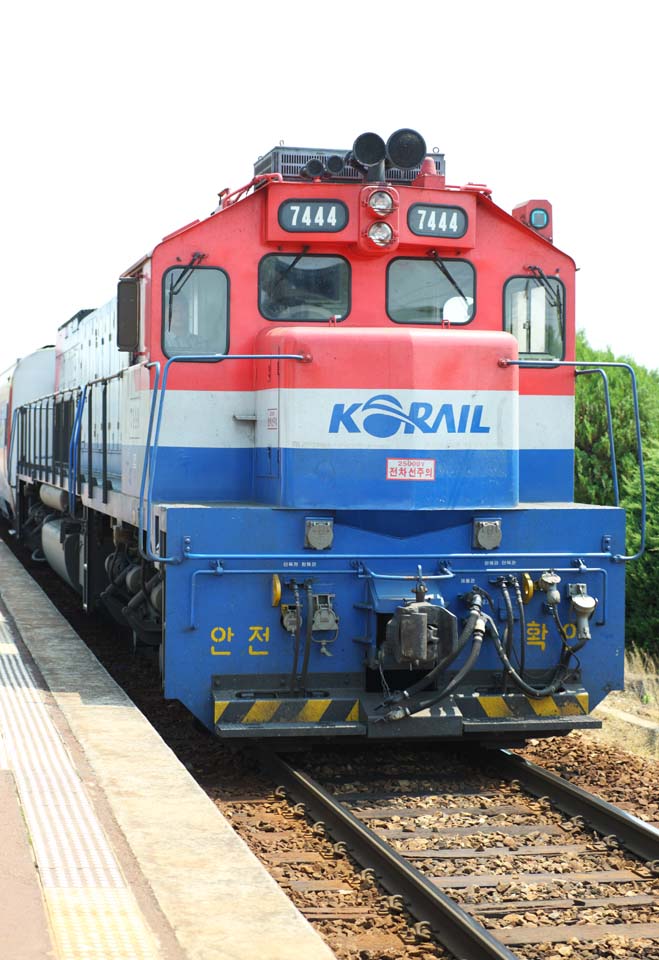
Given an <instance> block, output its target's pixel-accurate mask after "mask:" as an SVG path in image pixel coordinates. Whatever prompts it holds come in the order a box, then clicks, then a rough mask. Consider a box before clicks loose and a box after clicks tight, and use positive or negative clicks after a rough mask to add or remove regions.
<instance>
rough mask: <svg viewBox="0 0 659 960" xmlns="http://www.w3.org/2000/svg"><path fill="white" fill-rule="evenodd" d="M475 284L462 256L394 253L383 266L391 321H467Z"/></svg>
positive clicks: (450, 322) (471, 313)
mask: <svg viewBox="0 0 659 960" xmlns="http://www.w3.org/2000/svg"><path fill="white" fill-rule="evenodd" d="M475 287H476V272H475V270H474V268H473V267H472V265H471V264H470V263H467V261H466V260H448V259H445V258H444V257H439V256H438V255H437V254H434V255H433V256H432V257H424V258H423V259H422V260H421V259H417V258H411V257H398V258H397V259H396V260H392V261H391V263H390V264H389V267H388V269H387V313H388V314H389V317H390V318H391V319H392V320H393V321H394V323H437V324H447V325H448V324H463V323H469V321H470V320H471V319H472V318H473V316H474V312H475V308H474V297H475Z"/></svg>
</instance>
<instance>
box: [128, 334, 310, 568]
mask: <svg viewBox="0 0 659 960" xmlns="http://www.w3.org/2000/svg"><path fill="white" fill-rule="evenodd" d="M310 359H311V357H310V356H309V355H307V354H302V353H229V354H221V353H202V354H192V355H190V356H188V355H185V354H176V355H175V356H173V357H170V358H169V360H167V362H166V364H165V367H164V370H163V375H162V384H161V386H160V397H159V399H158V413H157V415H156V430H155V435H154V439H153V447H152V448H150V449H148V450H147V452H146V453H145V457H144V464H143V467H142V484H141V489H140V506H141V505H142V497H143V486H144V482H145V477H146V473H147V466H148V474H149V485H148V490H147V500H146V510H147V514H146V540H145V551H144V552H145V557H144V559H146V560H150V561H151V562H152V563H181V562H182V560H183V558H184V556H187V554H185V555H182V556H180V557H175V556H171V557H162V556H159V555H158V554H156V553H153V552H152V550H151V513H152V506H153V485H154V480H155V476H156V464H157V459H158V441H159V439H160V428H161V425H162V412H163V407H164V403H165V393H166V390H167V378H168V376H169V370H170V367H171V365H172V364H173V363H185V362H188V361H197V362H206V363H217V361H218V360H298V361H300V362H302V363H308V362H309V361H310ZM147 366H150V365H149V364H147ZM153 393H154V396H153V398H152V402H151V404H152V405H151V416H150V418H149V435H148V439H150V431H151V425H152V417H153V412H154V409H155V407H154V401H155V396H156V393H157V382H156V383H155V384H154V391H153ZM214 558H215V555H214V554H212V555H211V554H209V555H205V554H204V555H202V556H201V559H207V560H212V559H214Z"/></svg>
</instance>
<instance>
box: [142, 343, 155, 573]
mask: <svg viewBox="0 0 659 960" xmlns="http://www.w3.org/2000/svg"><path fill="white" fill-rule="evenodd" d="M145 367H146V369H147V370H150V369H151V367H154V368H155V371H156V376H155V380H154V382H153V393H152V394H151V408H150V410H149V425H148V427H147V431H146V442H145V446H144V461H143V463H142V477H141V480H140V503H139V508H138V521H137V522H138V527H139V528H138V539H137V549H138V551H139V554H140V557H141V558H142V559H143V560H149V559H150V556H149V551H150V547H151V545H150V543H148V542H147V550H146V551H145V550H143V549H142V542H143V540H144V534H145V533H146V531H145V530H144V488H145V487H146V476H147V473H149V475H150V470H151V431H152V429H153V414H154V411H155V408H156V400H157V398H158V384H159V382H160V361H159V360H153V361H151V362H150V363H147V364H145Z"/></svg>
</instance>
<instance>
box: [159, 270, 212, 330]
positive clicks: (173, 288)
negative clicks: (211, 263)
mask: <svg viewBox="0 0 659 960" xmlns="http://www.w3.org/2000/svg"><path fill="white" fill-rule="evenodd" d="M205 256H206V254H205V253H193V254H192V259H191V260H190V263H189V264H188V265H187V266H186V267H184V268H183V270H182V271H181V273H180V275H179V278H178V280H177V281H176V283H174V272H173V271H172V275H171V277H170V280H169V298H168V307H167V329H168V330H171V329H172V306H173V303H174V297H175V296H176V294H177V293H180V292H181V290H182V289H183V287H184V286H185V285H186V283H187V282H188V280H189V279H190V277H191V276H192V271H193V270H194V268H195V267H196V266H197V264H198V263H201V261H202V260H203V259H204V258H205Z"/></svg>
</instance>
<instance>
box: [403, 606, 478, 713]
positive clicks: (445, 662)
mask: <svg viewBox="0 0 659 960" xmlns="http://www.w3.org/2000/svg"><path fill="white" fill-rule="evenodd" d="M482 604H483V598H482V596H481V595H480V593H474V594H473V595H472V599H471V608H470V611H469V616H468V618H467V622H466V623H465V625H464V627H463V629H462V633H461V634H460V636H459V637H458V642H457V644H456V646H455V649H454V650H452V651H451V652H450V653H449V654H447V655H446V656H445V657H443V658H442V659H441V660H440V661H439V663H436V664H435V666H434V667H433V668H432V670H430V671H429V672H428V673H427V674H426V675H425V677H421V679H420V680H417V682H416V683H413V684H412V685H411V686H410V687H408V688H407V689H406V690H395V691H394V692H393V693H392V694H391V695H390V696H388V697H386V698H385V701H384V703H385V705H388V704H390V703H398V702H399V701H400V700H409V698H410V697H413V696H415V695H416V694H417V693H421V691H422V690H426V689H427V688H428V687H429V686H430V684H431V683H432V682H433V681H434V680H435V679H436V677H438V676H439V674H440V673H441V672H442V670H444V669H446V667H448V666H449V664H451V663H453V661H454V660H455V659H456V658H457V657H458V656H459V655H460V654H461V653H462V651H463V650H464V648H465V647H466V645H467V643H468V641H469V638H470V637H471V635H472V633H473V632H474V627H475V626H476V621H477V620H478V617H479V616H480V610H481V606H482Z"/></svg>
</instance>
